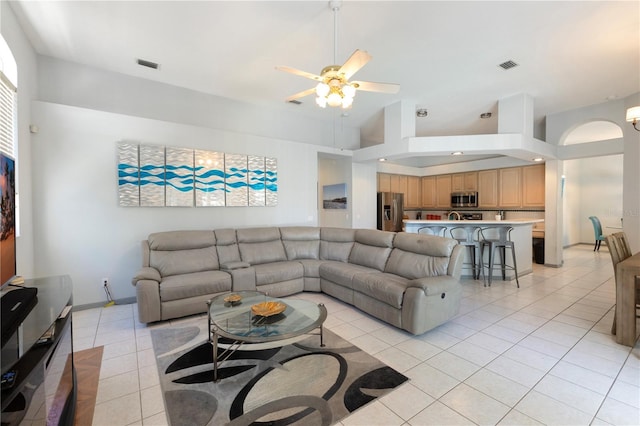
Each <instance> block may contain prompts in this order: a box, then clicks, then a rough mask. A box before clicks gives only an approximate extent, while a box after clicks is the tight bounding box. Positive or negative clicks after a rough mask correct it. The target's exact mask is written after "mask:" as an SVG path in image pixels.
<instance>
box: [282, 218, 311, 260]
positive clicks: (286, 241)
mask: <svg viewBox="0 0 640 426" xmlns="http://www.w3.org/2000/svg"><path fill="white" fill-rule="evenodd" d="M280 236H281V237H282V244H283V245H284V250H285V252H286V254H287V259H289V260H297V259H319V258H320V228H315V227H312V226H290V227H284V228H280Z"/></svg>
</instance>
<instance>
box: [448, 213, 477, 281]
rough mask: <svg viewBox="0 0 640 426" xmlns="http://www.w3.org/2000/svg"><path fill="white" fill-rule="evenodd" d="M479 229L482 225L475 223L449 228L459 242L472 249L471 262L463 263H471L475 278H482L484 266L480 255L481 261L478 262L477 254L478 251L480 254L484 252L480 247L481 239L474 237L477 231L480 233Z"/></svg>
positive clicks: (452, 236)
mask: <svg viewBox="0 0 640 426" xmlns="http://www.w3.org/2000/svg"><path fill="white" fill-rule="evenodd" d="M479 231H480V227H479V226H474V225H464V226H456V227H453V228H451V229H450V230H449V233H450V234H451V238H453V239H454V240H458V244H460V245H461V246H466V247H468V248H469V249H470V250H469V253H470V257H469V258H470V259H471V262H469V263H464V264H463V265H471V269H472V271H473V279H474V280H477V279H479V278H480V270H481V268H482V257H480V261H479V262H478V256H476V252H477V253H478V255H480V253H482V248H481V247H480V241H479V240H478V239H476V238H474V237H475V234H476V232H478V233H479ZM483 275H484V274H483Z"/></svg>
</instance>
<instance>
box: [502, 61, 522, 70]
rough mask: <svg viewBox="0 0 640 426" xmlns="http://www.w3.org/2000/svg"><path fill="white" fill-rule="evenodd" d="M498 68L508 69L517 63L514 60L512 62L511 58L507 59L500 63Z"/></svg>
mask: <svg viewBox="0 0 640 426" xmlns="http://www.w3.org/2000/svg"><path fill="white" fill-rule="evenodd" d="M498 66H499V67H500V68H502V69H505V70H508V69H511V68H514V67H517V66H518V64H516V63H515V62H513V61H512V60H508V61H506V62H503V63H501V64H500V65H498Z"/></svg>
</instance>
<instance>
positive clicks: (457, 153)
mask: <svg viewBox="0 0 640 426" xmlns="http://www.w3.org/2000/svg"><path fill="white" fill-rule="evenodd" d="M462 154H464V152H462V151H456V152H452V153H451V155H462Z"/></svg>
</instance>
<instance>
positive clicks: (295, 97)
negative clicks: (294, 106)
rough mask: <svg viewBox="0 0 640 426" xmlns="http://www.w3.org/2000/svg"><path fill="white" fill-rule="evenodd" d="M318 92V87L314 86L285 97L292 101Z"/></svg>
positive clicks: (287, 100)
mask: <svg viewBox="0 0 640 426" xmlns="http://www.w3.org/2000/svg"><path fill="white" fill-rule="evenodd" d="M314 93H316V88H315V87H312V88H311V89H307V90H304V91H302V92H299V93H296V94H295V95H291V96H289V97H288V98H287V99H285V101H286V102H291V101H294V100H296V99H300V98H304V97H305V96H309V95H311V94H314Z"/></svg>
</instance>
